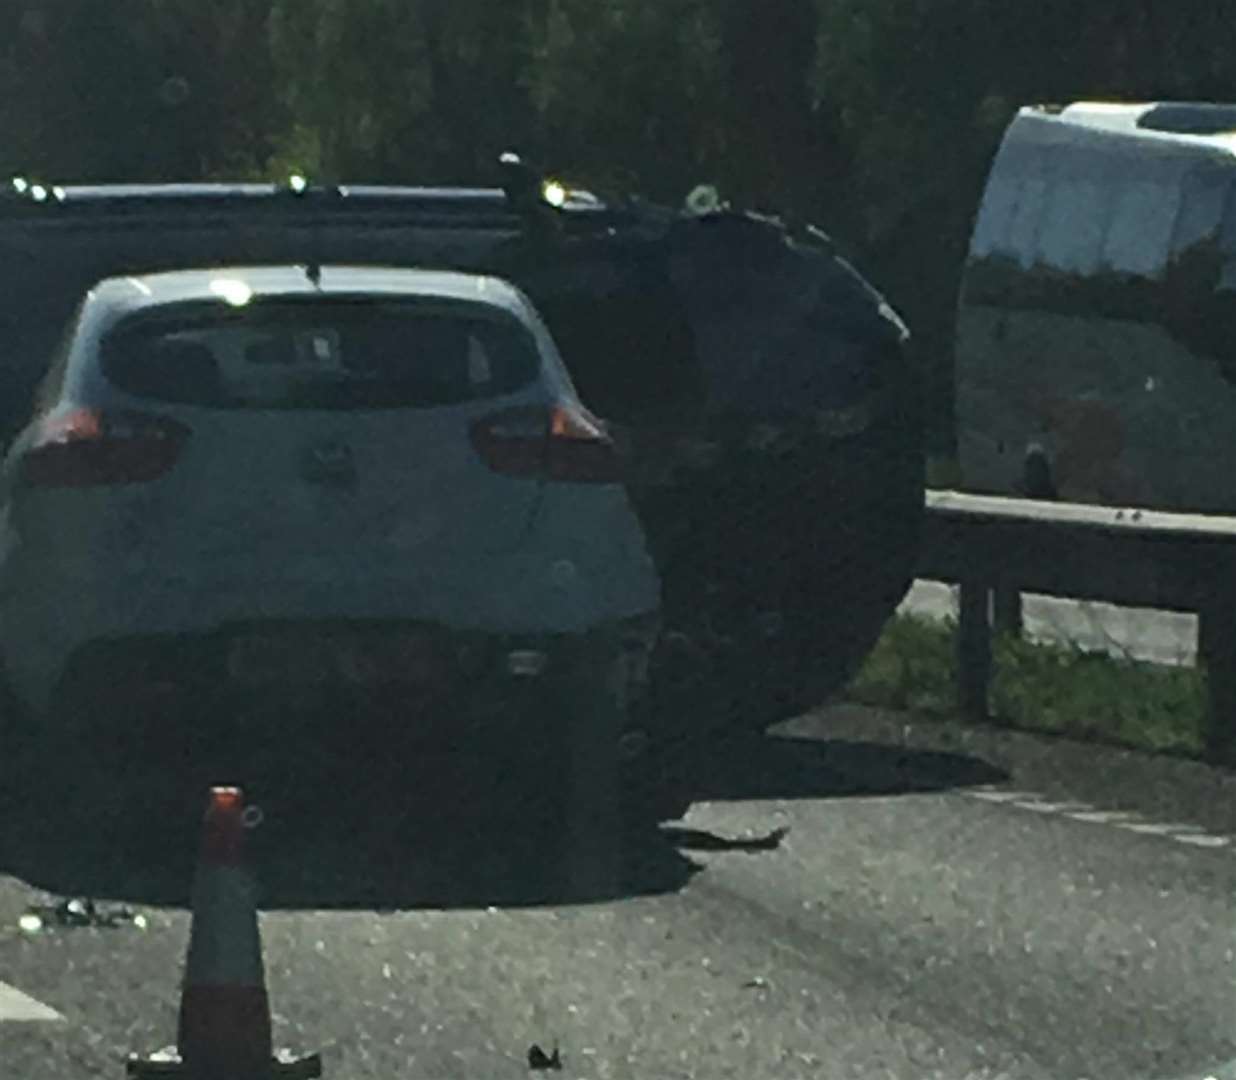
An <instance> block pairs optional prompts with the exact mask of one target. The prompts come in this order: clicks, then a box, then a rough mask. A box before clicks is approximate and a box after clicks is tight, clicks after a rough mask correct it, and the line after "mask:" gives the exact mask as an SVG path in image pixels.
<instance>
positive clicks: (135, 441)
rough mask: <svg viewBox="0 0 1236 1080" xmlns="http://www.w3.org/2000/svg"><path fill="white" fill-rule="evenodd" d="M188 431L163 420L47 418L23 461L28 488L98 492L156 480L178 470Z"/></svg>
mask: <svg viewBox="0 0 1236 1080" xmlns="http://www.w3.org/2000/svg"><path fill="white" fill-rule="evenodd" d="M188 438H189V429H188V428H186V427H185V426H184V425H183V424H180V423H178V422H177V421H175V420H171V419H169V418H167V417H164V416H151V415H148V414H146V413H135V412H110V411H109V412H104V411H100V410H98V409H73V410H71V411H68V412H55V413H50V414H48V415H47V416H45V417H44V418H43V419H42V420H40V421H39V429H38V432H37V433H36V435H35V437H34V439H33V441H32V442H31V444H30V446H29V448H28V449H27V450H26V452H25V454H23V455H22V459H21V476H22V480H23V481H24V482H25V483H26V484H28V485H30V486H31V487H45V488H46V487H98V486H103V485H109V484H141V483H147V482H149V481H151V480H155V479H157V478H158V477H160V476H162V475H163V474H164V473H166V472H167V471H168V470H169V469H170V468H171V467H172V466H173V465H175V464H176V461H177V459H178V458H179V457H180V453H181V451H182V450H183V448H184V445H185V443H186V442H187V441H188Z"/></svg>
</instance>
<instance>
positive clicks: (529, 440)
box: [472, 404, 622, 484]
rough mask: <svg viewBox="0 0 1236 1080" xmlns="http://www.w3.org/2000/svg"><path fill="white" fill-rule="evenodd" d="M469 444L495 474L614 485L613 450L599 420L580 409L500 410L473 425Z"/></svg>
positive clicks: (617, 463) (561, 406) (617, 471)
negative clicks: (470, 443)
mask: <svg viewBox="0 0 1236 1080" xmlns="http://www.w3.org/2000/svg"><path fill="white" fill-rule="evenodd" d="M472 445H473V446H474V447H475V448H476V451H477V453H478V454H479V455H480V457H481V460H482V461H484V462H485V464H486V465H487V466H489V468H491V469H492V470H493V471H494V472H499V473H503V474H505V475H507V476H537V477H542V478H544V479H547V480H557V481H563V482H567V483H576V484H616V483H618V482H619V481H620V480H621V479H622V470H621V467H620V461H619V456H618V452H617V450H616V449H615V447H614V442H613V440H612V439H611V438H610V437H609V435H608V433H607V432H606V431H605V427H604V425H603V424H602V422H601V421H600V420H598V419H597V418H596V417H595V416H593V415H592V414H591V413H590V412H588V410H587V409H585V408H583V406H580V405H574V404H570V405H565V404H557V405H551V406H549V407H543V406H531V407H518V408H513V409H504V410H503V411H502V412H499V413H493V414H491V415H489V416H486V417H483V418H481V419H480V420H477V421H476V422H475V423H474V424H473V425H472Z"/></svg>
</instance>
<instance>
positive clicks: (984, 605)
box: [957, 579, 991, 720]
mask: <svg viewBox="0 0 1236 1080" xmlns="http://www.w3.org/2000/svg"><path fill="white" fill-rule="evenodd" d="M960 593H961V595H960V597H959V600H958V628H957V703H958V705H959V706H960V708H961V714H962V716H964V717H965V718H966V719H968V720H986V719H987V686H988V683H989V682H990V679H991V625H990V623H989V621H988V605H989V600H990V596H991V586H990V585H989V584H988V583H987V582H986V581H982V580H977V579H966V580H963V581H962V582H961V589H960Z"/></svg>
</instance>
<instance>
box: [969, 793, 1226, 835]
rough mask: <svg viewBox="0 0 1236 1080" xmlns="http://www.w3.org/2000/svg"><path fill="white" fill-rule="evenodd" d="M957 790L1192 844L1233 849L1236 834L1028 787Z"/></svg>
mask: <svg viewBox="0 0 1236 1080" xmlns="http://www.w3.org/2000/svg"><path fill="white" fill-rule="evenodd" d="M961 794H962V795H964V796H965V797H966V798H969V799H978V800H980V801H982V802H989V803H996V804H998V805H1004V806H1009V807H1012V808H1013V809H1016V810H1026V811H1029V812H1030V813H1034V814H1043V815H1048V814H1053V815H1057V816H1059V817H1065V818H1069V819H1071V820H1073V821H1081V822H1085V823H1087V824H1091V825H1107V826H1110V827H1111V828H1115V829H1124V830H1125V831H1126V832H1133V833H1138V834H1140V835H1142V836H1160V837H1163V838H1164V839H1167V840H1175V841H1176V842H1177V843H1180V844H1191V845H1192V846H1193V847H1199V848H1211V849H1216V850H1217V849H1219V848H1232V849H1233V850H1236V838H1233V837H1231V836H1218V835H1215V834H1213V833H1208V832H1207V831H1206V830H1205V829H1203V828H1201V827H1200V826H1197V825H1186V824H1181V823H1169V822H1157V821H1147V820H1146V819H1145V818H1143V817H1142V816H1141V815H1140V814H1135V813H1130V812H1128V811H1126V810H1099V809H1097V808H1095V807H1093V806H1088V805H1087V804H1086V803H1080V802H1052V801H1050V800H1048V799H1045V798H1043V797H1042V796H1041V795H1036V794H1034V793H1033V792H1030V791H1001V790H1000V789H999V788H995V787H979V788H971V789H969V790H966V791H963V792H961Z"/></svg>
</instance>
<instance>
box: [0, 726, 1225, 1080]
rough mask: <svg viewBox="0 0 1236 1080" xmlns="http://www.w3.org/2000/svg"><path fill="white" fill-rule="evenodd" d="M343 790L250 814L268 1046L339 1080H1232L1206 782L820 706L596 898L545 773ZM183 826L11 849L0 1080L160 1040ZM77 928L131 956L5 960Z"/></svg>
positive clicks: (280, 793)
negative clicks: (309, 1058)
mask: <svg viewBox="0 0 1236 1080" xmlns="http://www.w3.org/2000/svg"><path fill="white" fill-rule="evenodd" d="M351 764H352V763H351V762H347V763H344V764H341V765H340V766H339V767H338V769H337V770H336V774H335V775H334V777H333V779H331V780H323V781H317V782H309V781H301V782H299V783H291V784H287V783H284V784H283V786H282V787H281V786H280V784H279V783H277V782H276V781H275V780H272V781H271V783H270V785H269V786H268V787H267V788H266V789H265V792H264V794H263V795H262V796H261V798H262V800H263V805H264V809H265V811H266V815H267V819H266V822H265V823H264V824H263V825H262V826H261V827H260V828H258V829H256V830H255V831H254V833H253V834H252V835H253V842H252V844H251V856H252V861H253V863H254V868H255V870H256V872H257V873H258V875H259V877H260V879H261V882H262V885H263V900H262V906H263V914H262V932H263V937H264V946H265V959H266V968H267V976H268V985H269V990H270V995H271V1000H272V1007H273V1013H274V1026H275V1032H276V1041H277V1042H278V1043H279V1044H281V1045H286V1046H289V1047H293V1048H301V1049H311V1048H316V1049H320V1050H321V1051H322V1053H323V1060H324V1069H325V1075H326V1076H327V1077H331V1078H336V1077H337V1078H341V1080H342V1078H356V1080H360V1078H370V1077H372V1078H382V1080H395V1078H413V1077H418V1078H419V1077H467V1078H473V1077H475V1078H489V1077H516V1076H525V1075H530V1074H529V1070H528V1064H527V1060H526V1058H527V1053H528V1049H529V1047H530V1045H531V1044H533V1043H538V1044H540V1045H541V1046H543V1047H544V1048H545V1049H546V1050H547V1051H548V1050H549V1049H551V1047H552V1045H553V1043H554V1042H555V1041H556V1042H557V1044H558V1045H559V1047H560V1049H561V1055H562V1063H563V1071H562V1072H561V1073H559V1074H558V1075H562V1076H564V1077H640V1078H675V1077H684V1078H685V1077H700V1078H713V1077H770V1078H778V1080H780V1078H788V1077H796V1076H801V1077H864V1078H873V1077H895V1078H899V1080H900V1078H911V1077H913V1078H919V1077H924V1078H925V1077H948V1078H985V1080H994V1078H997V1077H1008V1078H1021V1077H1027V1078H1038V1077H1052V1078H1082V1077H1089V1078H1093V1080H1098V1078H1114V1077H1119V1078H1121V1080H1133V1078H1138V1077H1184V1076H1188V1077H1194V1076H1197V1077H1200V1076H1203V1075H1206V1074H1207V1072H1209V1071H1211V1070H1214V1071H1215V1073H1216V1075H1229V1074H1228V1073H1223V1072H1222V1071H1221V1068H1222V1065H1223V1063H1224V1062H1230V1061H1232V1060H1233V1059H1236V960H1234V950H1236V932H1234V931H1236V919H1234V915H1236V901H1234V900H1233V888H1232V886H1233V884H1234V883H1236V841H1234V840H1233V838H1234V837H1236V800H1233V799H1232V793H1233V788H1234V785H1236V777H1233V776H1232V775H1230V774H1226V773H1221V772H1217V771H1212V770H1209V769H1207V768H1205V767H1203V766H1200V765H1196V764H1190V763H1185V762H1180V761H1171V760H1164V759H1152V758H1148V757H1143V756H1139V755H1137V754H1133V753H1130V752H1125V751H1115V750H1104V749H1095V748H1092V747H1084V746H1078V745H1076V744H1070V743H1067V742H1061V741H1051V740H1046V739H1040V738H1036V737H1032V736H1028V735H1022V734H1014V733H1010V732H1002V731H996V730H967V729H964V728H960V727H957V726H953V725H949V724H930V725H917V724H916V725H907V724H906V722H905V721H904V720H903V719H902V718H900V717H897V716H895V715H888V714H880V713H875V712H871V711H867V710H859V709H856V708H845V707H842V708H837V709H833V710H828V711H823V712H820V713H817V714H813V715H811V716H807V717H803V718H801V719H800V720H797V721H795V722H793V723H791V724H789V725H786V726H784V727H783V728H781V729H779V730H778V733H777V734H776V735H775V736H770V737H768V738H766V739H763V740H750V739H746V740H736V741H735V742H733V743H730V744H724V743H719V744H718V745H716V746H715V747H714V748H712V749H711V750H710V751H709V752H708V753H707V754H702V755H699V756H697V757H696V758H694V759H693V760H691V761H690V762H687V763H684V764H682V766H681V767H680V768H679V769H677V770H676V771H675V774H674V776H675V779H673V780H672V782H673V783H676V784H678V785H679V786H680V787H681V789H682V791H683V792H685V793H686V794H687V795H688V796H689V797H690V798H691V799H692V800H693V802H692V806H691V809H690V810H689V812H688V813H687V814H686V815H685V816H684V817H683V818H682V819H680V820H677V821H673V822H669V823H661V824H659V825H658V824H656V823H653V822H644V823H642V824H640V823H638V822H637V823H635V824H633V825H632V826H631V828H630V829H629V830H628V831H627V833H626V834H625V836H624V838H623V840H622V841H621V845H620V851H618V855H619V856H620V863H621V865H620V873H619V877H618V878H617V880H616V881H615V882H614V884H613V887H612V888H610V889H608V890H605V891H602V892H601V893H599V894H598V893H581V892H580V891H579V890H578V889H575V888H574V887H573V885H572V882H573V881H574V880H575V879H574V878H573V876H572V874H571V873H570V872H568V871H567V870H566V869H565V868H564V865H563V864H564V862H568V861H569V857H568V856H569V852H567V853H566V854H564V852H563V850H562V848H561V846H560V845H556V844H555V843H554V841H553V838H552V837H547V836H546V835H542V834H541V833H540V832H539V831H538V828H539V827H538V826H536V825H535V824H534V822H535V820H536V819H537V818H538V811H537V807H538V806H540V805H541V804H542V803H544V802H545V800H550V801H552V800H553V798H554V797H555V792H556V791H558V790H559V788H560V780H561V777H558V776H555V775H553V774H552V772H550V773H547V774H543V773H538V772H537V770H536V769H528V770H525V771H524V773H523V774H522V775H520V776H518V777H511V776H509V775H507V776H503V775H501V770H500V769H498V768H497V767H496V766H494V765H492V763H491V764H485V763H483V762H476V761H474V762H471V763H461V762H459V761H456V762H453V763H450V762H445V761H422V762H415V763H411V764H407V763H404V764H402V765H401V766H400V767H399V768H398V769H392V770H391V771H389V772H388V773H387V774H385V775H381V776H379V775H376V774H375V773H374V772H372V771H365V770H359V771H360V775H349V772H348V770H349V766H351ZM286 779H287V778H286V777H282V778H280V780H281V781H282V780H286ZM664 782H671V781H664ZM174 818H175V815H174V814H170V815H168V817H167V818H165V819H162V820H158V821H149V822H147V823H146V824H145V827H144V828H143V829H142V830H141V832H142V835H141V836H140V837H134V838H133V839H134V841H135V843H134V846H133V847H132V848H131V849H126V850H125V851H123V852H122V853H120V854H117V853H116V852H115V851H113V850H111V848H110V846H109V845H108V844H107V843H105V842H104V841H103V839H102V838H100V837H99V836H97V835H94V834H93V833H92V832H91V831H90V830H83V831H82V832H81V833H79V834H77V835H76V836H74V837H72V838H68V839H62V841H61V842H60V843H58V844H51V843H49V842H48V841H46V840H45V839H44V840H36V839H35V837H36V836H37V834H38V829H37V825H38V823H37V822H30V821H26V820H23V815H22V813H21V812H19V811H15V812H8V813H6V814H5V816H4V826H3V828H4V833H3V837H2V840H0V1075H3V1076H4V1077H6V1078H8V1077H13V1078H16V1080H41V1078H48V1080H51V1078H56V1080H78V1078H87V1077H90V1078H94V1077H119V1076H121V1075H123V1064H122V1062H123V1059H124V1057H125V1055H126V1054H127V1053H128V1052H130V1051H132V1050H152V1049H155V1048H158V1047H160V1046H163V1045H166V1044H168V1043H170V1042H172V1041H173V1036H174V1032H175V1023H176V1008H177V1003H178V992H179V990H178V981H179V978H180V974H181V970H182V964H183V960H184V952H185V945H186V940H187V932H188V915H187V914H186V912H185V910H184V907H183V905H184V902H185V897H186V895H187V888H188V880H189V875H190V873H191V871H192V865H193V859H194V854H195V852H194V850H193V847H194V840H195V836H194V832H195V830H194V828H193V827H192V826H191V824H190V826H188V827H183V828H182V827H181V826H182V824H183V823H178V822H177V821H175V820H173V819H174ZM546 820H553V815H552V814H551V815H550V816H549V817H548V818H547V819H546ZM601 842H602V841H601V840H599V839H598V841H597V843H601ZM74 896H75V897H91V898H94V899H95V900H96V901H97V903H98V905H99V911H100V912H102V913H109V912H110V913H115V906H116V905H117V904H127V905H129V906H130V907H131V909H132V910H133V911H135V912H137V913H139V914H140V915H141V916H142V922H143V923H144V925H142V926H139V925H137V924H135V923H134V922H133V920H131V919H129V920H126V921H124V922H121V923H120V924H119V925H116V926H110V927H109V926H82V927H72V926H61V925H59V924H58V922H57V920H56V919H55V918H54V916H53V915H51V914H46V913H45V915H44V928H43V929H41V930H32V929H22V922H23V916H25V922H26V925H27V927H31V926H32V925H33V924H32V923H31V922H30V912H31V910H32V909H33V908H35V907H38V906H39V905H55V904H56V903H57V902H58V901H62V900H63V899H64V898H66V897H74Z"/></svg>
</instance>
